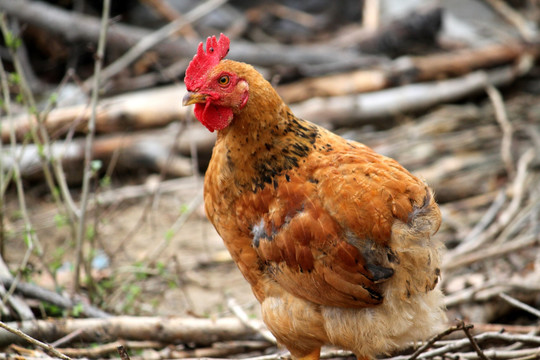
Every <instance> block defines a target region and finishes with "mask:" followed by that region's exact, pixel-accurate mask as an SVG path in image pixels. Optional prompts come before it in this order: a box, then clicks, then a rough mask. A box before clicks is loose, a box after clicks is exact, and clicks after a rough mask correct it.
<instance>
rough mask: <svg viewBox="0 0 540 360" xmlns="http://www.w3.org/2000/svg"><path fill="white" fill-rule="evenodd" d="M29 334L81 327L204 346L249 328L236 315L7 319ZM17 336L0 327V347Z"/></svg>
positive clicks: (89, 332) (90, 333) (242, 335)
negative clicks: (203, 317)
mask: <svg viewBox="0 0 540 360" xmlns="http://www.w3.org/2000/svg"><path fill="white" fill-rule="evenodd" d="M7 326H10V327H11V328H15V329H19V330H20V331H22V332H24V333H25V334H28V335H29V336H41V337H43V338H42V340H43V341H54V340H55V339H58V338H60V337H62V336H65V335H66V334H69V333H71V332H73V331H76V330H78V329H83V332H82V334H81V335H80V336H79V337H78V339H79V340H80V341H87V342H95V341H100V342H107V341H116V340H117V339H120V338H121V339H124V340H137V341H141V340H155V341H161V342H164V343H173V342H183V343H191V344H194V345H199V346H201V345H202V346H204V345H209V344H212V343H214V342H216V341H228V340H239V339H247V338H252V337H253V336H254V335H255V334H254V332H253V330H251V329H249V328H248V327H246V326H245V325H244V324H242V322H241V321H240V320H238V319H237V318H220V319H214V320H213V319H195V318H182V317H143V316H141V317H134V316H117V317H108V318H103V319H95V318H94V319H49V320H36V321H21V322H17V323H8V324H7ZM19 341H20V338H19V337H18V336H16V335H13V334H11V333H9V332H7V331H0V347H1V346H6V345H9V344H12V343H17V342H19Z"/></svg>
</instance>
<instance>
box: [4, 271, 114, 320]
mask: <svg viewBox="0 0 540 360" xmlns="http://www.w3.org/2000/svg"><path fill="white" fill-rule="evenodd" d="M0 283H2V284H4V285H6V286H8V287H10V286H11V285H12V284H13V283H14V279H12V278H9V277H5V276H0ZM15 291H17V292H18V293H20V294H23V295H24V296H27V297H29V298H33V299H38V300H42V301H45V302H47V303H49V304H52V305H55V306H58V307H60V308H62V309H71V308H73V307H74V306H76V305H79V304H80V305H81V306H82V313H83V314H85V315H87V316H91V317H97V318H106V317H110V316H111V315H110V314H108V313H106V312H105V311H102V310H100V309H97V308H95V307H94V306H92V305H88V304H86V303H85V302H83V301H81V302H79V301H74V300H71V299H69V298H67V297H65V296H62V295H60V294H57V293H55V292H53V291H50V290H47V289H44V288H42V287H39V286H37V285H33V284H29V283H24V282H18V283H17V284H16V287H15Z"/></svg>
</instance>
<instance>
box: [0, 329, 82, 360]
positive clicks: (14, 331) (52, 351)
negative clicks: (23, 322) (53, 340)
mask: <svg viewBox="0 0 540 360" xmlns="http://www.w3.org/2000/svg"><path fill="white" fill-rule="evenodd" d="M0 327H1V328H2V329H4V330H7V331H9V332H10V333H12V334H14V335H16V336H17V337H19V338H21V339H24V340H26V341H28V342H29V343H31V344H32V345H35V346H38V347H40V348H42V349H44V350H46V351H47V352H49V353H50V354H53V355H54V356H56V357H59V358H60V359H63V360H71V358H70V357H68V356H66V355H64V354H62V353H61V352H59V351H58V350H56V349H55V348H54V347H52V346H51V345H49V344H45V343H43V342H41V341H39V340H36V339H34V338H33V337H31V336H29V335H27V334H25V333H24V332H22V331H20V330H19V329H16V328H13V327H11V326H9V325H7V324H5V323H3V322H1V321H0Z"/></svg>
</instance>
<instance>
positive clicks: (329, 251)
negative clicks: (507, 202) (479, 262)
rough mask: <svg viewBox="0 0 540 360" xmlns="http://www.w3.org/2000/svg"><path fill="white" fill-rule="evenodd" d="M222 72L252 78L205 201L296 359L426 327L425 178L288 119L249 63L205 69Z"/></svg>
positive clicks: (222, 143)
mask: <svg viewBox="0 0 540 360" xmlns="http://www.w3.org/2000/svg"><path fill="white" fill-rule="evenodd" d="M224 70H226V71H229V72H234V73H236V74H237V75H238V76H240V77H241V78H243V79H245V80H246V81H247V82H248V84H249V89H250V93H249V101H248V103H247V105H246V106H245V107H244V108H243V109H241V110H235V114H234V118H233V121H232V123H231V124H230V126H229V127H227V128H225V129H223V130H221V131H219V132H218V139H217V142H216V146H215V148H214V151H213V155H212V160H211V162H210V165H209V167H208V171H207V173H206V178H205V206H206V211H207V214H208V217H209V219H210V220H211V221H212V223H213V224H214V226H215V227H216V229H217V231H218V232H219V234H220V235H221V236H222V238H223V240H224V241H225V244H226V246H227V247H228V249H229V251H230V252H231V255H232V257H233V259H234V261H235V262H236V263H237V264H238V267H239V269H240V271H242V273H243V274H244V276H245V278H246V280H247V281H249V283H250V284H251V286H252V288H253V292H254V294H255V296H256V297H257V299H258V300H259V301H260V302H261V303H262V306H263V316H264V319H265V321H266V323H267V325H268V326H269V328H270V330H271V331H272V332H273V333H274V335H275V336H276V337H277V339H278V340H279V341H280V342H282V343H283V344H284V345H285V346H287V348H288V349H289V350H290V351H291V352H292V354H293V355H294V356H296V357H301V356H307V355H308V354H313V351H315V350H316V349H317V347H320V346H321V345H323V344H325V343H332V344H335V345H338V346H343V347H346V348H349V349H352V350H353V351H355V352H356V353H357V354H358V355H359V356H372V355H374V354H375V353H377V352H384V351H388V350H390V349H392V348H394V347H396V346H397V345H399V344H401V343H403V342H404V341H408V340H412V339H414V337H415V336H424V337H425V336H427V335H429V334H431V333H432V332H433V330H434V329H436V328H437V326H438V325H439V324H438V323H440V322H442V321H443V319H444V314H443V312H442V310H441V306H442V305H441V301H442V300H441V299H442V296H441V294H440V292H438V290H436V291H430V290H432V289H433V288H434V286H435V284H436V282H437V279H438V276H439V273H440V271H439V269H438V266H439V257H440V249H441V245H440V243H439V242H438V241H435V240H432V239H431V236H432V235H433V234H434V233H435V232H436V231H437V229H438V227H439V224H440V213H439V210H438V207H437V205H436V203H435V202H434V199H433V196H432V194H431V192H430V190H429V189H428V187H427V186H426V185H425V184H424V183H423V182H422V181H421V180H419V179H418V178H416V177H414V176H413V175H411V174H410V173H409V172H408V171H407V170H405V169H404V168H403V167H401V166H400V165H399V164H398V163H397V162H396V161H395V160H392V159H389V158H386V157H384V156H382V155H379V154H377V153H375V152H374V151H373V150H371V149H370V148H368V147H366V146H365V145H363V144H360V143H356V142H352V141H347V140H344V139H343V138H341V137H339V136H337V135H335V134H333V133H331V132H329V131H327V130H325V129H323V128H321V127H319V126H316V125H314V124H312V123H310V122H307V121H304V120H301V119H298V118H296V117H295V116H294V115H293V114H292V113H291V111H290V109H289V108H288V107H287V106H286V105H285V104H283V102H282V101H281V99H280V98H279V96H278V95H277V94H276V92H275V91H274V90H273V89H272V87H271V86H270V85H269V84H268V82H266V81H265V80H264V79H263V78H262V77H261V76H260V74H258V73H257V72H256V71H255V70H254V69H253V68H252V67H251V66H249V65H246V64H242V63H237V62H233V61H221V62H220V64H219V65H217V66H216V68H215V69H213V70H212V71H213V73H216V74H217V73H219V72H220V71H224ZM378 309H380V310H378ZM410 313H414V314H415V315H414V316H413V315H409V314H410ZM411 318H414V319H416V320H415V321H418V322H420V323H422V326H418V323H416V322H415V321H412V320H411ZM293 320H294V321H293ZM369 324H371V325H369ZM368 325H369V326H371V327H372V329H371V330H369V331H367V330H365V326H368ZM389 327H390V328H392V329H387V330H388V331H387V332H385V328H389ZM420 328H422V329H420Z"/></svg>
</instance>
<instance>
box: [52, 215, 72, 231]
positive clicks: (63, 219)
mask: <svg viewBox="0 0 540 360" xmlns="http://www.w3.org/2000/svg"><path fill="white" fill-rule="evenodd" d="M68 223H69V220H68V218H67V216H66V215H64V214H56V215H54V224H55V225H56V227H57V228H61V227H64V226H66V225H67V224H68Z"/></svg>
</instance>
